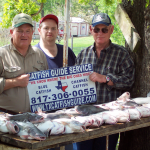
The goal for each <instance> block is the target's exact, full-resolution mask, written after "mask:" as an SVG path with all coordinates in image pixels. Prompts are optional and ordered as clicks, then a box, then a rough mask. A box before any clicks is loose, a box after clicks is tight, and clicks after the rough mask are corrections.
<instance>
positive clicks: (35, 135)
mask: <svg viewBox="0 0 150 150" xmlns="http://www.w3.org/2000/svg"><path fill="white" fill-rule="evenodd" d="M28 135H29V137H28V139H29V138H31V139H36V140H39V141H43V140H45V139H46V135H45V134H44V133H42V132H41V131H40V130H39V129H37V128H36V127H32V128H30V129H29V131H28Z"/></svg>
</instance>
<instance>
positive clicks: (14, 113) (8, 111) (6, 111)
mask: <svg viewBox="0 0 150 150" xmlns="http://www.w3.org/2000/svg"><path fill="white" fill-rule="evenodd" d="M0 110H1V111H3V112H5V113H8V114H11V115H16V114H18V113H16V112H14V111H11V110H7V109H4V108H0Z"/></svg>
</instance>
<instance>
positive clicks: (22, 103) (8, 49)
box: [0, 43, 48, 112]
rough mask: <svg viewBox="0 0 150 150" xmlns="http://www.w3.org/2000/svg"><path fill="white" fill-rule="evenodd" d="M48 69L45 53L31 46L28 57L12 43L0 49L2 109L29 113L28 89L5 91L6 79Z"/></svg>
mask: <svg viewBox="0 0 150 150" xmlns="http://www.w3.org/2000/svg"><path fill="white" fill-rule="evenodd" d="M46 69H48V64H47V60H46V57H45V55H44V53H43V52H42V51H41V50H40V49H38V48H36V47H32V46H31V45H30V46H29V49H28V52H27V55H26V56H23V55H21V53H19V51H18V50H17V49H16V48H15V47H14V45H13V44H12V43H11V44H10V45H6V46H4V47H1V48H0V108H4V109H7V110H11V111H14V112H29V111H30V102H29V95H28V91H27V87H15V88H11V89H8V90H5V91H4V86H5V79H11V78H15V77H18V76H20V75H22V74H27V73H30V72H35V71H39V70H46Z"/></svg>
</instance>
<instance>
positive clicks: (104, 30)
mask: <svg viewBox="0 0 150 150" xmlns="http://www.w3.org/2000/svg"><path fill="white" fill-rule="evenodd" d="M100 30H101V31H102V33H108V29H107V28H102V29H100V28H94V29H93V31H94V33H98V32H100Z"/></svg>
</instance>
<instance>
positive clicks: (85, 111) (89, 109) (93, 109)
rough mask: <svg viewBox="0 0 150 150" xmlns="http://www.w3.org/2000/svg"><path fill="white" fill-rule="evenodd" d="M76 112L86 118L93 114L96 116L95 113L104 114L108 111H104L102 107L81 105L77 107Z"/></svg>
mask: <svg viewBox="0 0 150 150" xmlns="http://www.w3.org/2000/svg"><path fill="white" fill-rule="evenodd" d="M75 110H76V111H77V112H78V113H80V114H82V115H85V116H88V115H91V114H95V113H99V112H103V111H107V109H104V108H102V107H100V106H96V105H81V106H75Z"/></svg>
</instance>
